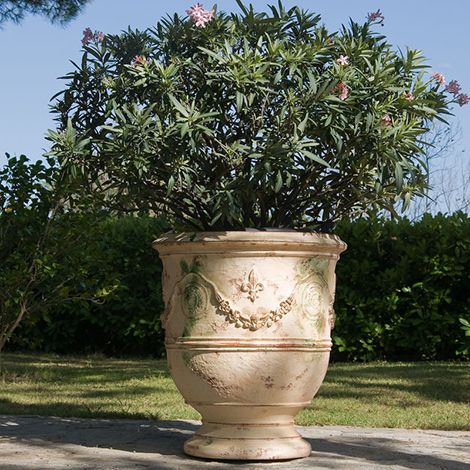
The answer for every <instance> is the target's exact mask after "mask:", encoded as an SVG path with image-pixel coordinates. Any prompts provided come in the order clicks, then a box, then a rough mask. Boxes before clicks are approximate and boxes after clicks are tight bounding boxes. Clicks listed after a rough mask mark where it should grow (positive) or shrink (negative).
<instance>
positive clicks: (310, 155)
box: [302, 150, 331, 168]
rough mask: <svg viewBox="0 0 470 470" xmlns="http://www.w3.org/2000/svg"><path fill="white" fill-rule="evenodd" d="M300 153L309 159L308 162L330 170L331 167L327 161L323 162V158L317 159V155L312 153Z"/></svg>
mask: <svg viewBox="0 0 470 470" xmlns="http://www.w3.org/2000/svg"><path fill="white" fill-rule="evenodd" d="M302 153H303V154H304V155H305V156H306V157H308V158H310V160H313V161H315V162H317V163H320V164H322V165H324V166H326V167H328V168H331V165H330V164H329V163H328V162H327V161H325V160H323V158H321V157H319V156H318V155H315V154H314V153H312V152H309V151H308V150H302Z"/></svg>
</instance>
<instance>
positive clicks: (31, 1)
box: [0, 0, 90, 26]
mask: <svg viewBox="0 0 470 470" xmlns="http://www.w3.org/2000/svg"><path fill="white" fill-rule="evenodd" d="M89 1H90V0H1V1H0V26H1V25H2V24H4V23H6V22H8V21H13V22H14V23H20V22H21V21H22V20H23V19H24V17H25V16H26V15H28V14H32V15H41V16H45V17H46V18H47V19H48V20H50V21H51V22H52V23H60V24H65V23H67V22H69V21H70V20H72V19H73V18H75V17H76V16H77V15H78V14H79V13H80V11H81V10H82V9H83V7H84V6H85V5H86V4H87V3H89Z"/></svg>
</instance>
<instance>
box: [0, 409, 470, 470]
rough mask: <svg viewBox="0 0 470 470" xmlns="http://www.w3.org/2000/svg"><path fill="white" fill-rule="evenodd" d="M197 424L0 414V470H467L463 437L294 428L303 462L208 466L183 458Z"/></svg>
mask: <svg viewBox="0 0 470 470" xmlns="http://www.w3.org/2000/svg"><path fill="white" fill-rule="evenodd" d="M198 424H199V423H198V422H196V421H143V420H114V419H113V420H108V419H78V418H56V417H39V416H2V415H0V470H20V469H21V470H24V469H28V470H30V469H31V470H49V469H54V470H63V469H64V470H65V469H68V470H128V469H139V470H140V469H172V470H173V469H176V470H178V469H182V470H189V469H191V470H192V469H205V468H207V469H219V468H220V469H227V468H229V467H233V468H238V467H242V468H244V469H262V468H266V469H269V470H270V469H271V468H279V469H286V470H287V469H292V470H295V469H307V468H308V469H347V470H359V469H361V470H362V469H366V470H371V469H380V470H384V469H394V470H395V469H422V470H434V469H440V470H442V469H445V470H447V469H449V470H470V432H460V431H423V430H406V429H371V428H353V427H347V426H310V427H298V430H299V432H300V433H301V434H302V435H303V436H304V437H305V438H306V439H307V440H308V441H309V442H310V443H311V445H312V449H313V452H312V454H311V456H310V457H309V458H306V459H301V460H291V461H288V462H282V463H273V462H269V463H252V462H208V461H204V460H201V459H195V458H191V457H188V456H186V455H184V454H183V452H182V445H183V442H184V441H185V440H186V439H187V438H188V437H189V436H190V435H191V433H192V432H193V431H194V430H195V429H196V428H197V426H198Z"/></svg>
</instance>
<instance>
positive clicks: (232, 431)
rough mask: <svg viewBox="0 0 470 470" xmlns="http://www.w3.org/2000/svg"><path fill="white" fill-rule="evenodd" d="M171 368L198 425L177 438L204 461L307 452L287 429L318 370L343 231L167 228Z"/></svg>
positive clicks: (163, 242) (166, 319) (164, 249)
mask: <svg viewBox="0 0 470 470" xmlns="http://www.w3.org/2000/svg"><path fill="white" fill-rule="evenodd" d="M154 248H155V249H156V250H157V251H158V252H159V255H160V257H161V259H162V261H163V296H164V301H165V306H166V309H165V312H164V314H163V315H162V323H163V326H164V328H165V330H166V350H167V358H168V365H169V369H170V372H171V375H172V377H173V380H174V381H175V383H176V386H177V387H178V389H179V390H180V392H181V394H182V395H183V397H184V399H185V400H186V402H187V403H189V404H190V405H191V406H193V407H194V408H195V409H196V410H197V411H199V413H200V414H201V416H202V426H201V427H200V428H199V429H198V430H197V432H196V433H195V434H194V436H193V437H191V438H190V439H189V440H188V441H186V442H185V444H184V451H185V452H186V453H187V454H189V455H193V456H197V457H204V458H211V459H240V460H281V459H292V458H299V457H306V456H308V455H310V452H311V448H310V444H309V443H308V442H306V441H305V440H303V439H302V437H301V436H300V435H299V434H298V433H297V431H295V429H294V426H293V419H294V416H295V415H296V414H297V413H298V412H299V411H300V410H301V409H302V408H304V407H305V406H307V405H308V404H310V401H311V400H312V398H313V396H314V395H315V393H316V392H317V390H318V388H319V387H320V385H321V383H322V381H323V378H324V376H325V373H326V370H327V367H328V360H329V354H330V349H331V339H330V338H331V336H330V332H331V328H332V326H333V322H334V310H333V302H334V292H335V265H336V262H337V260H338V258H339V254H340V253H341V252H342V251H344V250H345V249H346V244H345V243H343V242H342V241H341V240H340V239H339V238H338V237H336V236H334V235H328V234H317V233H307V232H295V231H256V230H255V231H240V232H235V231H234V232H200V233H182V234H178V235H177V234H167V235H165V236H164V237H162V238H160V239H158V240H156V241H155V242H154Z"/></svg>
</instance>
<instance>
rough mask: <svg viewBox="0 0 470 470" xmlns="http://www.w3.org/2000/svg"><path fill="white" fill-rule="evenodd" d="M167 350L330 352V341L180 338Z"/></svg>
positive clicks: (168, 342) (170, 343)
mask: <svg viewBox="0 0 470 470" xmlns="http://www.w3.org/2000/svg"><path fill="white" fill-rule="evenodd" d="M166 347H167V349H185V350H187V349H189V350H192V351H216V352H217V351H304V352H326V351H330V350H331V347H332V342H331V340H330V339H320V340H306V339H301V338H286V339H275V338H256V339H243V338H178V339H177V340H175V341H167V343H166Z"/></svg>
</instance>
